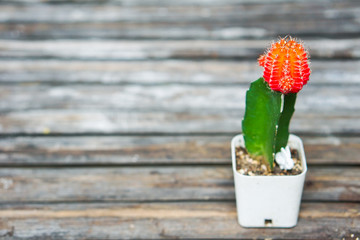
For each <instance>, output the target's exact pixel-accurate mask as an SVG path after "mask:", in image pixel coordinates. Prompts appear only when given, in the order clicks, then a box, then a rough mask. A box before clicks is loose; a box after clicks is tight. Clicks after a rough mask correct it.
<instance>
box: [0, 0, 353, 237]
mask: <svg viewBox="0 0 360 240" xmlns="http://www.w3.org/2000/svg"><path fill="white" fill-rule="evenodd" d="M359 16H360V3H359V2H358V1H350V0H343V1H341V0H316V1H297V0H291V1H286V0H278V1H270V0H256V1H248V0H191V1H190V0H182V1H181V0H103V1H94V0H93V1H91V0H89V1H85V0H8V1H4V0H3V1H1V2H0V62H1V64H0V85H1V87H0V135H1V138H0V239H124V238H125V239H150V238H151V239H172V238H180V239H219V238H222V239H346V240H347V239H354V240H355V239H359V238H360V157H359V154H360V124H359V123H360V122H359V119H360V118H359V117H360V104H359V103H360V94H359V93H360V70H359V69H360V17H359ZM287 34H291V35H293V36H296V37H300V38H301V39H302V40H304V42H305V44H306V45H307V46H308V48H309V49H310V55H311V62H312V64H311V68H312V72H313V73H312V75H311V76H310V82H309V84H308V85H307V86H305V87H304V89H303V90H302V91H301V92H300V93H299V94H298V99H297V104H296V112H295V115H294V117H293V120H292V123H291V132H293V133H295V134H297V135H299V136H300V137H301V138H302V139H303V141H304V144H305V151H306V156H307V160H308V167H309V169H308V175H307V178H306V182H305V187H304V193H303V197H302V204H301V211H300V216H299V222H298V225H297V226H296V227H294V228H291V229H245V228H242V227H240V226H239V225H238V223H237V220H236V207H235V196H234V186H233V185H234V183H233V175H232V170H231V163H230V140H231V138H232V136H234V135H236V134H238V133H240V131H241V119H242V116H243V113H244V107H245V99H244V98H245V92H246V90H247V88H248V86H249V83H250V82H251V81H253V80H255V79H257V78H258V77H260V76H261V74H262V72H261V68H259V67H258V66H257V61H256V59H257V57H258V56H259V54H261V53H262V52H263V51H264V49H265V48H266V47H267V46H269V43H270V41H271V39H276V38H277V37H278V36H285V35H287Z"/></svg>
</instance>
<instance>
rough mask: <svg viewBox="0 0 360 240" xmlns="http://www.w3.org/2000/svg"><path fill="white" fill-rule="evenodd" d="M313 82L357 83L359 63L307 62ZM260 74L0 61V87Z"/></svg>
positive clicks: (238, 68) (199, 66) (230, 65)
mask: <svg viewBox="0 0 360 240" xmlns="http://www.w3.org/2000/svg"><path fill="white" fill-rule="evenodd" d="M311 69H312V73H311V84H324V83H325V84H354V83H360V76H359V71H358V69H360V61H319V60H314V61H312V62H311ZM260 75H261V68H260V67H259V66H258V65H257V62H256V59H254V60H253V61H240V62H239V61H212V60H209V61H190V60H187V61H183V60H167V61H130V62H116V61H105V62H104V61H59V60H33V61H26V60H25V61H21V60H20V61H17V60H6V61H0V82H1V83H8V84H9V83H26V82H36V83H38V82H41V83H62V84H66V83H71V84H73V83H92V84H94V83H101V84H119V83H121V84H128V83H131V84H144V85H153V84H165V83H172V84H174V83H181V84H222V85H226V84H242V83H246V84H248V83H250V82H251V81H253V80H254V79H257V78H258V77H259V76H260Z"/></svg>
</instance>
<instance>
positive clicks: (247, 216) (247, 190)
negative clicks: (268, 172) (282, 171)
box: [231, 134, 307, 228]
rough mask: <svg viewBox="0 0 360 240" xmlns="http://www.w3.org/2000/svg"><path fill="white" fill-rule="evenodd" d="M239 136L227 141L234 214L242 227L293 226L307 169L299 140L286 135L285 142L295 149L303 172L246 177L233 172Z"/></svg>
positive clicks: (239, 140) (241, 139)
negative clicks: (233, 196) (229, 151)
mask: <svg viewBox="0 0 360 240" xmlns="http://www.w3.org/2000/svg"><path fill="white" fill-rule="evenodd" d="M244 145H245V144H244V138H243V135H242V134H240V135H237V136H235V137H234V138H233V139H232V141H231V154H232V166H233V172H234V181H235V194H236V206H237V216H238V221H239V224H240V225H241V226H243V227H277V228H291V227H294V226H296V224H297V219H298V215H299V209H300V202H301V195H302V191H303V186H304V181H305V175H306V172H307V166H306V159H305V153H304V147H303V143H302V141H301V139H300V138H299V137H297V136H295V135H292V134H290V137H289V142H288V145H289V146H290V148H293V149H296V150H298V152H299V157H300V160H301V164H302V168H303V172H302V173H301V174H299V175H292V176H291V175H290V176H247V175H242V174H240V173H239V172H237V171H236V156H235V148H236V147H237V146H242V147H244Z"/></svg>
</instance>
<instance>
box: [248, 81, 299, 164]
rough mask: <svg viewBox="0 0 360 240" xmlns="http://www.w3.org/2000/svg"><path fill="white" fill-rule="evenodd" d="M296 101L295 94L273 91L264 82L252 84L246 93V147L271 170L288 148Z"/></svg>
mask: <svg viewBox="0 0 360 240" xmlns="http://www.w3.org/2000/svg"><path fill="white" fill-rule="evenodd" d="M295 100H296V94H287V95H282V94H281V93H280V92H277V91H273V90H271V89H270V88H269V85H268V84H267V83H266V82H265V81H264V79H263V78H259V79H258V80H256V81H254V82H252V83H251V85H250V89H249V90H248V91H247V93H246V109H245V116H244V119H243V121H242V131H243V134H244V139H245V147H246V149H247V151H248V153H249V154H250V155H251V156H252V157H254V158H256V159H258V158H260V159H261V160H262V161H264V162H265V163H266V164H267V165H268V167H269V168H270V169H271V170H273V166H274V156H275V153H276V152H278V151H279V150H280V149H281V148H282V147H286V145H287V141H288V138H289V124H290V120H291V117H292V114H293V112H294V104H295Z"/></svg>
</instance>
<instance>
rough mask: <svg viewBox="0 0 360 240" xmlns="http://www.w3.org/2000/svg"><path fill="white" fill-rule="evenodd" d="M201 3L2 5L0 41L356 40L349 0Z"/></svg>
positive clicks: (353, 7)
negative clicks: (294, 37)
mask: <svg viewBox="0 0 360 240" xmlns="http://www.w3.org/2000/svg"><path fill="white" fill-rule="evenodd" d="M207 2H208V1H207ZM188 3H189V2H188ZM209 3H210V2H209ZM218 3H219V2H218ZM135 4H136V3H135ZM138 4H139V3H138ZM203 4H204V3H201V4H200V5H199V4H197V3H196V2H194V3H193V4H192V5H186V4H185V5H182V6H179V5H177V6H171V4H170V5H167V1H166V2H159V3H158V5H156V6H144V5H146V4H140V5H143V6H134V5H133V4H132V5H133V6H129V5H128V4H120V5H118V4H115V5H112V4H103V5H99V4H96V5H89V4H61V5H59V4H57V5H48V4H36V5H30V4H27V5H2V6H1V8H0V16H1V17H0V23H3V24H1V25H0V37H1V38H9V39H19V38H23V39H39V38H42V39H44V38H88V37H91V38H94V37H95V38H116V39H119V38H122V39H126V38H128V39H129V38H135V39H141V38H142V39H149V38H152V39H159V38H162V39H184V38H187V39H242V38H264V37H271V38H273V37H276V36H278V35H279V34H280V35H287V34H289V33H291V34H293V35H297V36H309V35H311V36H334V37H338V36H339V34H341V35H342V36H349V35H355V36H358V32H359V30H360V27H359V24H358V21H357V11H358V5H357V3H356V2H354V1H342V2H341V4H339V2H337V1H335V2H334V1H313V2H298V1H297V2H294V1H286V2H282V3H281V4H273V3H269V2H268V3H260V4H259V3H258V2H255V3H254V2H247V3H242V2H239V1H238V2H231V3H226V2H223V3H222V4H221V5H219V4H216V5H213V6H212V5H211V3H210V4H206V5H203ZM166 5H167V6H166ZM180 5H181V4H180ZM64 13H66V14H64ZM264 22H266V24H264Z"/></svg>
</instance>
